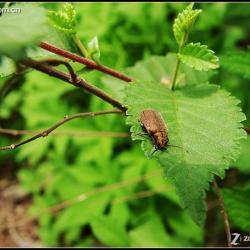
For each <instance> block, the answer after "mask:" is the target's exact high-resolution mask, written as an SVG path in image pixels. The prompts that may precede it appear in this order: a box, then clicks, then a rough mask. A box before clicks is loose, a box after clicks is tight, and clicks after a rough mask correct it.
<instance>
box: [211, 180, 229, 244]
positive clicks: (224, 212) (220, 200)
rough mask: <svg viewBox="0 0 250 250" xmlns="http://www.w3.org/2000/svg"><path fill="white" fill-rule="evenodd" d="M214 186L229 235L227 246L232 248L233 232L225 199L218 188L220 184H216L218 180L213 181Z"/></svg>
mask: <svg viewBox="0 0 250 250" xmlns="http://www.w3.org/2000/svg"><path fill="white" fill-rule="evenodd" d="M213 186H214V190H215V193H216V196H217V198H218V202H219V205H220V208H221V213H222V215H223V220H224V225H225V231H226V235H227V246H228V247H232V244H231V231H230V224H229V220H228V215H227V211H226V208H225V205H224V201H223V197H222V195H221V193H220V189H219V187H218V184H217V182H216V180H214V181H213Z"/></svg>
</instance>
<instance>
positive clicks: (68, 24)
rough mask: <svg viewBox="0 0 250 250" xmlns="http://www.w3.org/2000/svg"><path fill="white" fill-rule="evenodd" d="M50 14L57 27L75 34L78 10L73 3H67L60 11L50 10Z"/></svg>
mask: <svg viewBox="0 0 250 250" xmlns="http://www.w3.org/2000/svg"><path fill="white" fill-rule="evenodd" d="M48 16H49V18H50V20H51V21H52V22H53V24H54V26H55V28H57V29H59V30H60V31H63V32H66V33H69V34H75V33H76V30H75V25H76V11H75V9H74V7H73V5H72V4H70V3H65V4H64V5H63V7H62V10H60V11H49V12H48Z"/></svg>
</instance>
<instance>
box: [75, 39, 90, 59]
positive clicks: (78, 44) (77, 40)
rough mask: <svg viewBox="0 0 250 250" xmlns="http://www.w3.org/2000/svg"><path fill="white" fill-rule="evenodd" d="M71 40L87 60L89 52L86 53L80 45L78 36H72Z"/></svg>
mask: <svg viewBox="0 0 250 250" xmlns="http://www.w3.org/2000/svg"><path fill="white" fill-rule="evenodd" d="M73 40H74V42H75V44H76V45H77V47H78V48H79V50H80V51H81V53H82V55H83V56H84V57H86V58H88V57H89V52H88V51H87V49H86V48H85V46H84V45H83V44H82V42H81V40H80V38H79V36H78V35H73Z"/></svg>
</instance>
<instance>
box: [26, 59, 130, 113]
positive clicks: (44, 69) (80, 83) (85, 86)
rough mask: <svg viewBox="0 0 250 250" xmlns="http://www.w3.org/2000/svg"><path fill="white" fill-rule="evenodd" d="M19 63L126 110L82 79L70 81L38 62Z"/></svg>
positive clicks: (68, 76) (61, 73) (64, 75)
mask: <svg viewBox="0 0 250 250" xmlns="http://www.w3.org/2000/svg"><path fill="white" fill-rule="evenodd" d="M21 63H22V64H24V65H26V66H28V67H30V68H33V69H36V70H38V71H41V72H43V73H45V74H48V75H50V76H53V77H56V78H58V79H61V80H63V81H65V82H68V83H70V84H72V85H74V86H76V87H80V88H83V89H85V90H87V91H88V92H90V93H92V94H94V95H96V96H98V97H99V98H101V99H102V100H104V101H105V102H108V103H110V104H111V105H113V106H114V107H116V108H118V109H120V110H121V111H123V112H124V113H125V112H126V110H127V108H125V107H124V106H123V105H122V104H121V103H120V102H119V101H117V100H116V99H114V98H113V97H112V96H110V95H108V94H107V93H105V92H104V91H102V90H101V89H99V88H97V87H95V86H93V85H91V84H89V83H88V82H87V81H85V80H84V79H81V78H77V80H76V81H72V79H71V76H70V75H69V74H65V73H64V72H61V71H59V70H57V69H54V68H53V67H50V66H48V65H47V64H44V63H40V62H37V61H34V60H32V59H28V60H24V61H22V62H21Z"/></svg>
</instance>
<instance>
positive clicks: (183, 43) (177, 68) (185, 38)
mask: <svg viewBox="0 0 250 250" xmlns="http://www.w3.org/2000/svg"><path fill="white" fill-rule="evenodd" d="M188 34H189V32H186V33H185V35H184V37H183V40H182V42H181V44H180V45H179V49H178V53H179V52H180V50H181V48H182V47H183V46H184V45H185V43H186V41H187V38H188ZM180 64H181V60H180V58H179V57H178V56H177V62H176V66H175V71H174V77H173V82H172V90H175V88H176V80H177V75H178V71H179V68H180Z"/></svg>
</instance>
